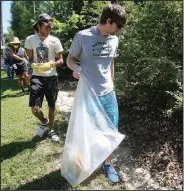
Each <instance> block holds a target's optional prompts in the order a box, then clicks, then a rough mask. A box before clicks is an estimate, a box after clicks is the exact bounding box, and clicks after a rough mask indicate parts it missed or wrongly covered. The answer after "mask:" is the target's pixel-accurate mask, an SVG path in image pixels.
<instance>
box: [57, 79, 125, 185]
mask: <svg viewBox="0 0 184 191" xmlns="http://www.w3.org/2000/svg"><path fill="white" fill-rule="evenodd" d="M124 137H125V136H124V135H123V134H121V133H119V132H118V130H117V129H116V127H115V126H114V124H113V123H112V122H111V120H110V118H109V117H108V115H107V114H106V112H105V110H104V109H103V107H102V105H101V103H100V101H99V99H98V96H97V95H96V93H95V92H94V90H93V88H91V86H90V84H89V82H88V80H87V79H86V77H84V76H83V75H81V77H80V79H79V82H78V87H77V90H76V93H75V98H74V103H73V107H72V111H71V116H70V120H69V125H68V131H67V135H66V141H65V146H64V152H63V158H62V161H61V175H62V176H63V177H64V178H65V179H66V180H67V181H68V182H69V183H70V184H71V185H72V187H75V186H77V185H78V184H80V183H81V182H82V181H84V180H85V179H86V178H88V177H89V176H90V175H91V174H92V173H93V172H94V171H95V170H96V169H97V168H98V166H99V165H101V164H102V162H103V161H105V159H106V158H107V157H108V156H109V155H110V154H111V153H112V152H113V151H114V150H115V149H116V148H117V146H118V145H119V144H120V143H121V141H122V140H123V139H124Z"/></svg>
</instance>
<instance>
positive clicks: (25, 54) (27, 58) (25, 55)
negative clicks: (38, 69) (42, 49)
mask: <svg viewBox="0 0 184 191" xmlns="http://www.w3.org/2000/svg"><path fill="white" fill-rule="evenodd" d="M24 57H25V58H26V60H29V57H28V55H27V53H26V51H25V50H24Z"/></svg>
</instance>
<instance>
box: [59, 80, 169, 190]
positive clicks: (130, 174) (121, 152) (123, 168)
mask: <svg viewBox="0 0 184 191" xmlns="http://www.w3.org/2000/svg"><path fill="white" fill-rule="evenodd" d="M68 85H70V86H71V87H73V88H71V89H73V90H70V91H69V90H67V91H65V90H60V91H59V95H58V99H57V102H56V104H57V106H58V108H59V110H61V111H64V112H65V113H66V118H67V120H69V115H70V111H71V107H72V103H73V100H74V93H75V86H76V82H75V83H73V84H71V83H69V84H68ZM61 89H62V88H61ZM112 162H113V163H114V164H116V165H117V168H118V169H119V174H120V177H121V183H120V184H118V185H115V186H111V185H109V186H108V185H107V184H106V183H105V180H104V179H103V178H101V176H102V175H99V174H96V177H95V176H94V175H92V177H91V178H89V179H90V181H88V183H87V186H86V184H85V183H84V184H82V187H81V188H80V189H95V190H96V189H112V190H114V189H115V190H116V189H117V190H119V189H125V190H157V189H158V190H168V189H170V188H168V187H162V186H159V184H158V182H157V181H156V180H154V179H153V178H152V177H151V174H150V172H149V171H148V170H146V169H143V168H139V167H136V166H135V161H134V158H133V156H132V150H131V148H130V147H129V146H128V145H127V144H126V143H124V142H122V143H121V144H120V145H119V147H118V148H117V149H116V151H115V152H114V158H113V160H112ZM100 173H101V174H103V172H102V171H101V172H100ZM99 178H100V179H101V181H100V180H99Z"/></svg>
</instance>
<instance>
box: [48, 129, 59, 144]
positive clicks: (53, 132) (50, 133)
mask: <svg viewBox="0 0 184 191" xmlns="http://www.w3.org/2000/svg"><path fill="white" fill-rule="evenodd" d="M48 136H49V137H50V138H51V139H52V140H53V141H54V142H58V141H59V137H58V135H57V134H56V132H55V131H54V130H51V131H50V132H49V133H48Z"/></svg>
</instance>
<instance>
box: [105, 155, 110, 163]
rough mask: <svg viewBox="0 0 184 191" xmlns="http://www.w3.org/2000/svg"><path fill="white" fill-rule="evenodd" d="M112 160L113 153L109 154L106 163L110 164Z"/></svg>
mask: <svg viewBox="0 0 184 191" xmlns="http://www.w3.org/2000/svg"><path fill="white" fill-rule="evenodd" d="M110 162H111V155H109V156H108V157H107V158H106V160H105V163H106V164H109V163H110Z"/></svg>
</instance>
